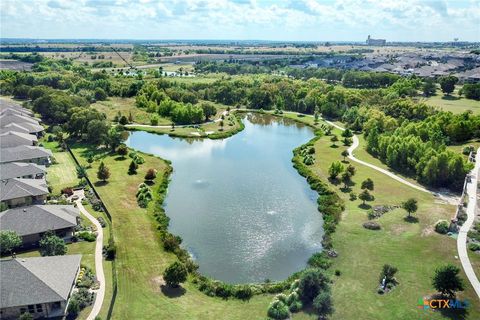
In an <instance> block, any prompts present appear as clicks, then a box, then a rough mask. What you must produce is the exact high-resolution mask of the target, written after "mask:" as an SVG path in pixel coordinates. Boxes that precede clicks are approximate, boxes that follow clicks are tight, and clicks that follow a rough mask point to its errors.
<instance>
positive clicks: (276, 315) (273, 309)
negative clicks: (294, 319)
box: [267, 300, 290, 320]
mask: <svg viewBox="0 0 480 320" xmlns="http://www.w3.org/2000/svg"><path fill="white" fill-rule="evenodd" d="M267 314H268V316H269V317H270V318H272V319H277V320H281V319H287V318H288V317H289V316H290V313H289V312H288V307H287V306H286V305H285V303H283V302H282V301H279V300H274V301H273V302H272V303H271V304H270V306H269V307H268V311H267Z"/></svg>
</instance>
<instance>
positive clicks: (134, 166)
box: [128, 160, 138, 174]
mask: <svg viewBox="0 0 480 320" xmlns="http://www.w3.org/2000/svg"><path fill="white" fill-rule="evenodd" d="M137 169H138V164H136V163H135V161H134V160H132V161H131V162H130V165H129V166H128V174H137Z"/></svg>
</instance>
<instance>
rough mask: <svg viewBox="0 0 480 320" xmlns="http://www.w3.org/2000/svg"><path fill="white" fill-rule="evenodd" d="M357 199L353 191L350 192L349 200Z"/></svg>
mask: <svg viewBox="0 0 480 320" xmlns="http://www.w3.org/2000/svg"><path fill="white" fill-rule="evenodd" d="M355 200H357V194H356V193H355V192H350V201H355Z"/></svg>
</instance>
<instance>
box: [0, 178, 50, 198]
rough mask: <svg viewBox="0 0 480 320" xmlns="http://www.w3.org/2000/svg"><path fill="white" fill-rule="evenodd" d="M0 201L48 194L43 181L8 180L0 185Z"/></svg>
mask: <svg viewBox="0 0 480 320" xmlns="http://www.w3.org/2000/svg"><path fill="white" fill-rule="evenodd" d="M0 186H1V188H0V201H7V200H11V199H17V198H23V197H31V196H33V197H35V196H41V195H44V194H48V188H47V183H46V182H45V179H17V178H15V179H9V180H4V181H2V182H1V184H0Z"/></svg>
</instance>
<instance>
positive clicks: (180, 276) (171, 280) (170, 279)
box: [163, 261, 187, 288]
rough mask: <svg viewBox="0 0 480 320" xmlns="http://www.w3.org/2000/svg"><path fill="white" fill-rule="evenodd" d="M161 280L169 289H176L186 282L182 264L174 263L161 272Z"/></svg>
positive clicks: (184, 269) (185, 273) (185, 272)
mask: <svg viewBox="0 0 480 320" xmlns="http://www.w3.org/2000/svg"><path fill="white" fill-rule="evenodd" d="M163 280H165V282H166V283H167V285H169V286H170V287H173V288H176V287H178V285H179V284H180V283H182V282H185V281H186V280H187V268H186V267H185V265H184V264H183V263H181V262H178V261H175V262H174V263H172V264H171V265H169V266H168V267H167V269H165V271H164V272H163Z"/></svg>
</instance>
